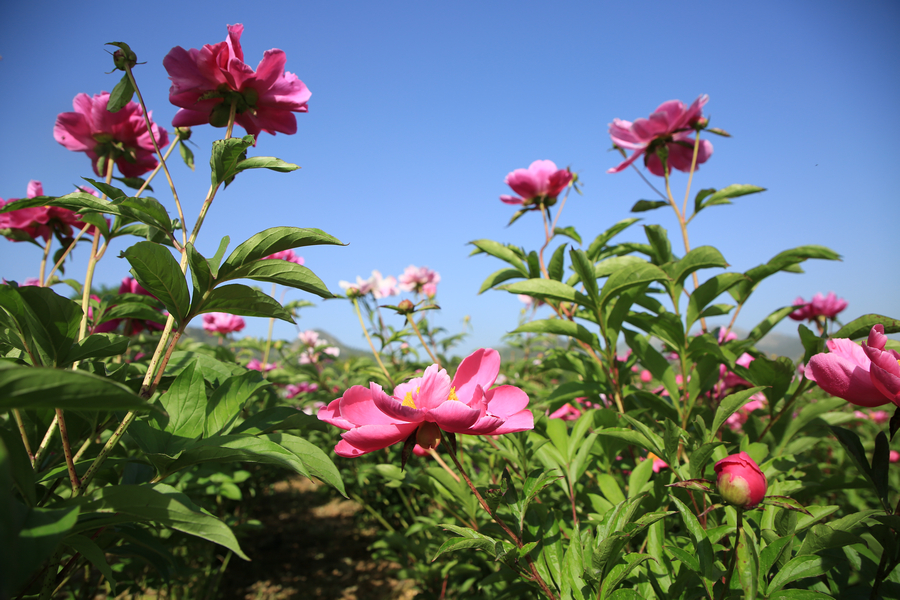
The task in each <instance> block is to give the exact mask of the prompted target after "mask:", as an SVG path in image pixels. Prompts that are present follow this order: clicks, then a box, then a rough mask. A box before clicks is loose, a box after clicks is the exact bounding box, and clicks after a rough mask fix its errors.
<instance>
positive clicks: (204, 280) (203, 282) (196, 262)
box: [185, 242, 214, 310]
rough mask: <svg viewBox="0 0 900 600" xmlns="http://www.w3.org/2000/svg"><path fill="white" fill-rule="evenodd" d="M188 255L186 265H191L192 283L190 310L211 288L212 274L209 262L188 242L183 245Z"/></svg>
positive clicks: (199, 302) (198, 303)
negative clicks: (192, 291) (192, 292)
mask: <svg viewBox="0 0 900 600" xmlns="http://www.w3.org/2000/svg"><path fill="white" fill-rule="evenodd" d="M185 252H186V253H187V257H188V265H190V267H191V281H192V282H193V284H194V294H193V296H192V297H191V310H196V309H197V308H198V306H199V305H200V304H201V302H202V301H203V296H204V294H206V293H207V292H208V291H209V290H211V289H212V287H213V285H214V283H213V275H212V272H211V271H210V270H209V263H208V262H206V259H205V258H203V255H201V254H200V253H199V252H197V249H196V248H194V245H193V244H192V243H190V242H188V243H187V245H186V246H185Z"/></svg>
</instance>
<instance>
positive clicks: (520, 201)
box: [500, 196, 525, 204]
mask: <svg viewBox="0 0 900 600" xmlns="http://www.w3.org/2000/svg"><path fill="white" fill-rule="evenodd" d="M500 201H501V202H505V203H506V204H525V200H523V199H522V198H519V197H518V196H500Z"/></svg>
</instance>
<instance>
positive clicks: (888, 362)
mask: <svg viewBox="0 0 900 600" xmlns="http://www.w3.org/2000/svg"><path fill="white" fill-rule="evenodd" d="M886 343H887V336H886V335H884V325H875V326H874V327H872V330H871V331H870V332H869V339H868V340H867V343H864V344H863V345H862V349H863V351H864V352H865V353H866V357H868V359H869V360H870V361H872V364H871V366H870V368H869V378H870V380H871V381H872V385H874V386H875V389H877V390H878V391H879V392H881V393H882V394H883V395H884V396H885V397H886V398H888V399H889V400H890V401H891V402H893V403H894V404H896V405H898V406H900V352H897V351H896V350H892V349H886V348H885V344H886Z"/></svg>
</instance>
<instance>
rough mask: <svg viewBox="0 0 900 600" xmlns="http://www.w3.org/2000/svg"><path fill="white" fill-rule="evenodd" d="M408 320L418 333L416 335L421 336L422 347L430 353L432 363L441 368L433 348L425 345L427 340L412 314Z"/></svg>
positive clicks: (407, 317) (408, 315)
mask: <svg viewBox="0 0 900 600" xmlns="http://www.w3.org/2000/svg"><path fill="white" fill-rule="evenodd" d="M406 320H407V322H409V324H410V326H411V327H412V328H413V331H415V332H416V335H417V336H419V341H420V342H422V347H423V348H425V352H427V353H428V356H430V357H431V360H432V362H434V364H436V365H437V366H438V367H440V366H441V361H439V360H438V359H437V357H436V356H435V355H434V353H433V352H432V351H431V348H429V347H428V344H426V343H425V338H423V337H422V332H420V331H419V327H418V326H417V325H416V322H415V320H413V318H412V314H407V315H406Z"/></svg>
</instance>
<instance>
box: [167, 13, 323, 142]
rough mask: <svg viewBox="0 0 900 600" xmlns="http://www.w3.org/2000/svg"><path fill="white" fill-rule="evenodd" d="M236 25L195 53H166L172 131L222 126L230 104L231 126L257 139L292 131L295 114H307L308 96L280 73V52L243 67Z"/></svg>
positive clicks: (303, 87)
mask: <svg viewBox="0 0 900 600" xmlns="http://www.w3.org/2000/svg"><path fill="white" fill-rule="evenodd" d="M243 32H244V26H243V25H241V24H237V25H229V26H228V37H227V38H226V39H225V41H224V42H219V43H218V44H212V45H210V44H207V45H205V46H203V48H201V49H199V50H198V49H196V48H191V49H190V50H185V49H184V48H182V47H181V46H176V47H175V48H172V49H171V50H170V51H169V53H168V54H167V55H166V57H165V58H164V59H163V66H164V67H165V68H166V71H168V73H169V79H171V80H172V87H171V88H169V102H171V103H172V104H174V105H175V106H179V107H181V110H179V111H178V113H177V114H176V115H175V118H174V119H172V125H173V126H174V127H186V126H191V125H203V124H205V123H210V124H212V125H213V126H216V127H224V126H225V125H226V124H227V123H228V114H229V111H230V110H231V105H232V103H234V104H235V106H236V116H235V123H237V124H238V125H240V126H241V127H243V128H244V129H246V130H247V133H249V134H251V135H253V136H254V137H257V136H258V135H259V132H260V131H265V132H267V133H271V134H273V135H274V134H275V132H280V133H286V134H292V133H296V132H297V118H296V117H295V116H294V113H295V112H303V113H305V112H307V110H308V109H307V102H309V97H310V92H309V89H307V87H306V84H304V83H303V82H302V81H300V79H299V78H298V77H297V76H296V75H294V74H293V73H290V72H287V71H285V70H284V65H285V62H286V58H285V54H284V51H282V50H278V49H272V50H267V51H266V52H265V53H264V54H263V59H262V60H261V61H260V63H259V65H257V67H256V71H254V70H253V69H252V68H250V67H249V66H248V65H246V64H245V63H244V51H243V49H242V48H241V34H242V33H243Z"/></svg>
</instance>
